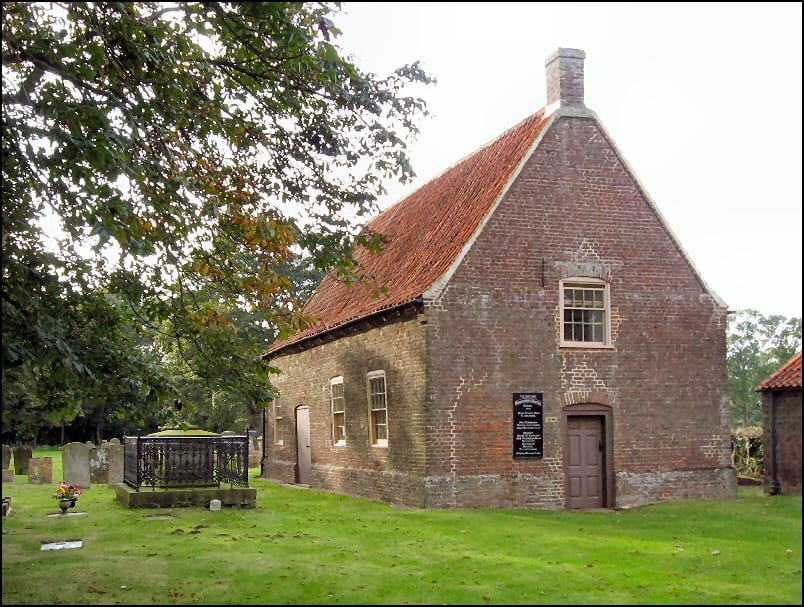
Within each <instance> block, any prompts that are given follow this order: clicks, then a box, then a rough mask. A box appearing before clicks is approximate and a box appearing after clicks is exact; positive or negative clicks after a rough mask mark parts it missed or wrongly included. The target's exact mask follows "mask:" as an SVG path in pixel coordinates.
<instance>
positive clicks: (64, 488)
mask: <svg viewBox="0 0 804 607" xmlns="http://www.w3.org/2000/svg"><path fill="white" fill-rule="evenodd" d="M79 495H81V490H80V489H79V488H78V487H76V486H75V485H68V484H67V481H61V482H60V483H59V486H58V488H57V489H56V492H55V493H54V494H53V497H54V498H55V499H58V500H77V499H78V496H79Z"/></svg>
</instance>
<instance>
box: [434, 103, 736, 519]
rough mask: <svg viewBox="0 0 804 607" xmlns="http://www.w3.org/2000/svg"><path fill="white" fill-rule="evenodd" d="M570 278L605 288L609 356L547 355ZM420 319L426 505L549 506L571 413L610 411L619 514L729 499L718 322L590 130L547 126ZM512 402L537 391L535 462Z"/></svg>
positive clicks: (559, 491) (571, 123) (556, 502)
mask: <svg viewBox="0 0 804 607" xmlns="http://www.w3.org/2000/svg"><path fill="white" fill-rule="evenodd" d="M570 276H590V277H596V278H603V279H606V280H609V281H610V285H611V302H612V317H613V325H612V333H613V342H614V343H613V348H612V349H608V350H590V349H585V350H577V349H572V350H571V349H564V348H560V347H559V314H558V310H559V300H558V296H559V280H560V279H562V278H567V277H570ZM543 281H544V282H543ZM427 310H428V321H429V328H430V333H429V340H428V359H429V360H430V365H431V366H430V377H431V383H430V386H429V389H428V395H427V396H428V411H429V415H430V420H431V421H430V427H431V428H432V432H431V434H430V435H429V436H428V442H427V464H428V471H429V475H428V486H429V488H430V489H429V492H428V506H432V507H473V506H518V505H528V506H543V507H561V506H562V505H563V504H564V493H563V491H564V490H563V474H564V468H563V466H564V462H563V455H562V444H563V437H564V427H563V426H564V418H563V415H564V410H565V407H567V406H568V405H571V404H577V403H583V402H598V403H601V404H605V405H609V406H611V408H612V420H613V422H612V423H613V443H614V444H613V466H614V471H613V472H614V476H615V478H616V487H613V488H611V489H613V490H614V491H615V495H616V505H617V506H630V505H636V504H643V503H650V502H655V501H660V500H665V499H678V498H689V497H722V496H732V495H734V494H735V491H736V482H735V479H734V473H733V470H732V469H731V464H730V451H729V449H730V447H729V430H728V409H727V399H726V352H725V321H726V310H725V309H724V308H722V307H720V306H719V305H718V303H717V302H716V301H715V300H714V299H713V298H712V297H711V296H709V295H708V294H707V293H706V292H705V290H704V288H703V287H702V285H701V284H700V283H699V281H698V280H697V279H696V277H695V275H694V274H693V272H692V270H691V268H690V266H689V264H688V263H687V262H686V261H685V260H684V258H683V257H682V255H681V254H680V252H679V250H678V249H677V247H676V246H675V245H674V244H673V242H672V241H671V239H670V238H669V237H668V235H667V233H666V231H665V230H664V229H663V228H662V226H661V224H660V222H659V221H658V219H657V217H656V215H655V213H654V211H653V210H652V209H651V207H650V205H649V204H648V203H647V202H646V200H645V199H644V198H643V196H642V194H641V193H640V191H639V189H638V187H637V185H636V184H635V182H634V181H633V180H632V179H631V177H630V176H629V174H628V173H627V171H626V170H625V168H624V167H623V165H622V164H621V163H620V161H619V160H618V158H617V156H616V154H615V152H614V150H613V148H612V146H611V145H610V143H609V141H608V140H607V139H606V137H605V136H604V135H603V133H602V132H601V131H600V130H599V129H598V128H597V126H596V125H595V123H594V122H593V121H592V120H589V119H580V118H562V119H560V120H559V121H558V122H557V123H556V124H555V125H553V127H552V128H551V129H550V130H549V132H548V133H547V134H546V136H545V138H544V140H543V141H542V143H541V144H540V146H539V148H538V151H537V152H536V154H535V155H534V156H533V157H532V158H531V159H530V161H529V162H528V163H527V166H525V168H524V170H523V171H522V173H521V175H520V177H519V179H517V180H516V181H515V183H514V184H513V186H512V187H511V189H510V190H509V192H508V194H507V195H506V197H505V199H504V200H503V202H502V203H501V204H500V206H499V207H498V208H497V210H496V212H495V213H494V215H493V216H492V218H491V219H490V221H489V222H488V223H487V225H486V226H485V228H484V230H483V232H482V234H481V235H480V236H479V238H478V239H477V241H476V242H475V244H474V246H473V247H472V249H471V251H470V252H469V254H468V255H467V256H466V257H465V259H464V260H463V262H462V263H461V265H460V266H459V268H458V269H457V271H456V272H455V274H454V275H453V276H452V278H451V280H450V281H449V283H448V286H447V287H446V288H445V289H444V290H443V292H442V293H441V294H440V295H439V296H438V297H437V298H436V299H434V300H433V301H431V302H429V305H428V307H427ZM514 392H542V393H543V394H544V401H545V402H544V406H545V409H544V416H545V423H544V454H545V455H544V458H543V459H541V460H526V461H522V460H514V459H513V457H512V430H511V426H512V420H511V415H512V404H511V399H512V393H514ZM593 395H594V396H593Z"/></svg>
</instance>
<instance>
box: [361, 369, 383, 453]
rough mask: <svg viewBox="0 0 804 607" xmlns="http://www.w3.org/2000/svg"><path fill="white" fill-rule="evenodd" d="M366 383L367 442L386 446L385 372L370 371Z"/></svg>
mask: <svg viewBox="0 0 804 607" xmlns="http://www.w3.org/2000/svg"><path fill="white" fill-rule="evenodd" d="M366 379H367V383H368V405H369V440H370V441H371V444H372V445H375V446H378V447H387V446H388V399H387V397H386V393H385V371H372V372H371V373H369V374H368V375H367V376H366Z"/></svg>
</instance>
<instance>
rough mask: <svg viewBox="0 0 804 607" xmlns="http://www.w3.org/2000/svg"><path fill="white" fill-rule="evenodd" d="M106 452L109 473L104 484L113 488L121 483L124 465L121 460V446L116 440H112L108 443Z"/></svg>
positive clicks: (123, 460)
mask: <svg viewBox="0 0 804 607" xmlns="http://www.w3.org/2000/svg"><path fill="white" fill-rule="evenodd" d="M106 451H107V455H108V460H109V471H108V474H107V479H106V482H107V484H108V485H109V486H110V487H113V486H115V485H117V484H118V483H122V482H123V468H124V465H125V464H124V462H125V459H124V458H123V445H121V444H120V441H119V440H118V439H116V438H113V439H112V440H110V441H109V444H108V446H107V447H106Z"/></svg>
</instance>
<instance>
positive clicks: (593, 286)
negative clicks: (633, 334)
mask: <svg viewBox="0 0 804 607" xmlns="http://www.w3.org/2000/svg"><path fill="white" fill-rule="evenodd" d="M560 290H561V297H560V298H559V299H560V302H561V345H562V346H575V347H583V348H605V347H609V346H610V345H611V304H610V302H609V283H607V282H606V281H604V280H600V279H597V278H577V277H576V278H565V279H564V280H562V281H561V282H560Z"/></svg>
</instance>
